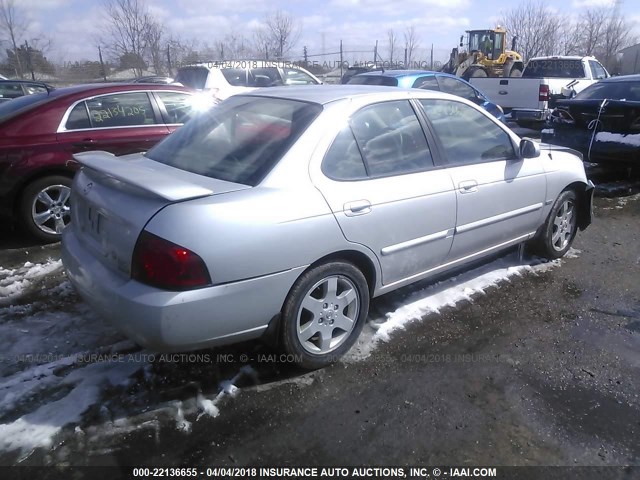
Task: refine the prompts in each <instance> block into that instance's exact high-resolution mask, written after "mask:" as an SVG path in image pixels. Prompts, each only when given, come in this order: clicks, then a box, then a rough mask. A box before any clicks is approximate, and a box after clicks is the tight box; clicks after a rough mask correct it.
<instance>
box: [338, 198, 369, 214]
mask: <svg viewBox="0 0 640 480" xmlns="http://www.w3.org/2000/svg"><path fill="white" fill-rule="evenodd" d="M370 211H371V202H369V201H368V200H355V201H353V202H347V203H345V204H344V213H345V215H346V216H348V217H353V216H355V215H364V214H366V213H369V212H370Z"/></svg>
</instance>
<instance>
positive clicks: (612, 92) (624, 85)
mask: <svg viewBox="0 0 640 480" xmlns="http://www.w3.org/2000/svg"><path fill="white" fill-rule="evenodd" d="M575 98H576V99H578V100H604V99H605V98H608V99H610V100H629V101H633V102H638V101H640V82H600V83H594V84H593V85H589V86H588V87H587V88H585V89H584V90H583V91H581V92H580V93H579V94H578V95H576V96H575Z"/></svg>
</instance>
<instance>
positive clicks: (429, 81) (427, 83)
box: [411, 75, 440, 90]
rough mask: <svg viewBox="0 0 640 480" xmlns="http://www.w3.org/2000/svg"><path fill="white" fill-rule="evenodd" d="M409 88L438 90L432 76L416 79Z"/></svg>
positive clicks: (436, 82) (434, 78)
mask: <svg viewBox="0 0 640 480" xmlns="http://www.w3.org/2000/svg"><path fill="white" fill-rule="evenodd" d="M411 88H421V89H423V90H440V87H439V86H438V81H437V80H436V77H434V76H433V75H432V76H430V77H420V78H417V79H416V81H415V82H413V85H412V86H411Z"/></svg>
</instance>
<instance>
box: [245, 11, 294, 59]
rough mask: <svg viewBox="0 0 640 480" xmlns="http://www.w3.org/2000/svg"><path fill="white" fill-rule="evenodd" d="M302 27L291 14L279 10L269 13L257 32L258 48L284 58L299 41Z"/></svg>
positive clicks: (266, 53) (267, 53) (268, 53)
mask: <svg viewBox="0 0 640 480" xmlns="http://www.w3.org/2000/svg"><path fill="white" fill-rule="evenodd" d="M301 32H302V28H301V25H300V23H299V22H298V21H297V20H296V19H295V18H293V17H292V16H291V15H289V14H287V13H285V12H282V11H281V10H278V11H276V12H274V13H271V14H269V15H267V16H266V17H265V18H264V21H263V25H261V26H260V27H259V28H258V29H257V30H256V32H255V43H256V50H258V51H260V52H265V55H267V56H269V55H270V54H271V55H274V56H275V57H276V58H283V57H284V56H285V55H286V54H287V53H289V52H290V51H291V50H292V49H293V48H294V47H295V46H296V43H298V40H299V39H300V34H301Z"/></svg>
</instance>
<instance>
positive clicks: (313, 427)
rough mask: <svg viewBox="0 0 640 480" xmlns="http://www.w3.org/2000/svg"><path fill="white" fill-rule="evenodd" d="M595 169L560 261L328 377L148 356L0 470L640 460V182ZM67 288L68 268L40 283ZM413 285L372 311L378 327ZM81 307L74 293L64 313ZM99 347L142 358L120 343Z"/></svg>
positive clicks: (436, 316)
mask: <svg viewBox="0 0 640 480" xmlns="http://www.w3.org/2000/svg"><path fill="white" fill-rule="evenodd" d="M591 175H592V176H593V177H594V178H595V179H596V180H597V181H598V183H599V184H600V185H601V187H600V189H599V191H598V198H596V201H595V218H594V222H593V224H592V225H591V227H589V229H588V230H587V231H585V232H582V233H580V234H579V235H578V237H577V239H576V241H575V244H574V248H575V249H576V251H575V253H574V255H571V257H572V258H568V259H565V260H563V262H562V264H561V265H560V266H557V267H554V268H549V269H547V270H542V271H539V272H535V273H525V274H523V275H521V276H514V277H512V278H510V280H509V281H504V282H500V283H499V284H498V285H497V286H494V287H491V288H489V289H488V290H486V291H485V292H484V294H481V295H474V296H473V299H472V301H462V302H459V303H457V304H456V305H455V306H453V307H446V308H445V309H443V310H441V311H440V313H433V314H430V315H427V316H426V317H425V318H423V319H422V320H421V321H416V322H413V323H411V324H409V325H408V326H407V327H406V328H405V329H404V330H402V331H396V332H394V333H393V335H392V336H391V339H390V340H389V341H388V342H379V343H378V346H377V348H375V349H374V350H373V351H372V352H371V353H370V354H369V356H366V358H360V359H358V360H355V361H354V360H351V361H344V362H340V363H338V364H336V365H334V366H332V367H329V368H325V369H323V370H320V371H316V372H311V373H307V372H302V371H299V370H297V369H295V368H294V367H292V366H290V365H289V364H288V363H287V362H286V361H280V359H279V357H277V353H276V352H275V351H273V350H271V349H270V348H269V347H267V346H263V345H262V344H259V343H255V342H252V343H248V344H242V345H238V346H234V347H230V348H227V349H219V350H215V351H209V352H208V353H209V354H210V355H211V356H213V357H215V358H218V359H219V360H220V361H217V362H212V361H210V360H211V359H210V358H209V361H206V362H198V361H196V362H192V361H188V362H158V361H155V362H151V363H150V364H149V365H150V366H149V368H146V369H144V372H138V373H137V374H136V375H137V376H136V377H135V381H134V382H133V383H130V384H128V385H126V386H111V387H109V388H106V390H105V392H106V393H105V395H104V396H103V400H102V402H101V404H100V405H94V406H92V407H91V408H90V409H88V410H87V412H85V413H84V414H83V416H82V420H81V421H79V422H76V424H75V425H71V426H68V425H67V426H65V427H64V428H62V430H61V431H60V433H59V434H58V435H56V436H55V442H53V443H52V444H51V445H49V446H47V447H46V448H35V449H33V450H31V451H27V452H25V451H22V452H19V451H5V452H3V453H0V463H1V464H3V465H9V464H14V465H15V464H19V465H51V464H71V465H166V466H170V465H194V464H195V465H230V466H245V465H273V464H276V465H420V464H422V465H493V466H500V465H530V466H531V465H563V466H609V465H640V441H638V438H640V397H639V395H640V382H639V381H638V379H640V281H639V280H640V222H639V221H638V219H639V218H640V196H639V195H638V191H640V181H639V180H638V178H637V177H633V178H628V177H627V176H626V174H625V173H624V172H616V173H615V174H612V173H610V172H604V171H601V170H599V169H594V170H592V171H591ZM24 242H26V240H25V239H22V238H21V237H20V235H18V234H15V235H12V236H10V238H8V239H7V240H5V244H4V245H2V248H3V250H2V251H0V265H2V266H3V267H5V268H8V267H10V266H14V265H20V264H21V263H23V262H24V261H26V260H25V259H29V261H32V262H34V261H36V260H37V259H39V258H40V259H43V258H46V257H51V256H53V257H55V255H57V251H58V250H57V248H58V247H57V246H55V245H54V246H49V247H44V248H42V247H33V246H29V245H25V244H24ZM25 252H28V253H25ZM511 257H517V255H516V254H515V253H513V252H512V253H509V254H508V255H507V258H511ZM63 281H64V274H63V273H61V272H57V273H56V274H55V275H52V276H51V277H50V278H49V279H48V280H44V281H43V283H42V285H41V288H42V289H46V288H51V287H53V286H54V285H56V284H58V283H60V282H63ZM47 282H49V283H47ZM417 288H420V286H418V287H409V288H408V289H403V290H401V291H399V292H396V293H393V294H390V295H387V296H384V297H381V298H379V299H376V300H374V301H373V303H372V312H373V313H372V316H375V313H376V312H383V311H386V310H388V308H389V305H391V304H394V305H396V306H397V305H400V304H402V301H403V298H405V297H408V296H409V295H410V294H411V293H412V292H414V291H415V290H416V289H417ZM32 295H35V296H36V297H38V295H41V291H40V290H38V292H35V293H33V294H32ZM33 301H34V299H33V298H28V299H27V300H25V299H20V300H19V301H17V303H18V304H20V303H22V304H26V303H28V302H33ZM51 302H53V303H52V305H56V304H55V301H54V300H51ZM78 302H79V300H78V299H77V298H75V297H73V296H69V295H67V296H65V297H64V301H63V302H62V304H61V305H62V306H60V307H59V308H61V309H63V310H64V309H67V310H68V309H69V308H79V307H77V304H78ZM70 305H71V307H70ZM74 305H76V306H74ZM55 308H57V307H55ZM102 338H105V339H107V340H104V342H103V343H104V344H105V345H118V347H117V348H119V349H120V351H123V352H138V351H139V349H138V348H137V347H135V346H133V345H130V344H128V343H127V342H123V343H118V342H120V340H122V339H121V338H120V337H119V336H118V334H117V333H114V332H111V331H106V333H105V334H104V335H103V337H102ZM101 341H102V340H101ZM99 345H100V343H99V342H98V343H96V348H98V347H99ZM242 355H247V357H248V358H247V359H246V360H245V359H242ZM232 357H233V358H232ZM247 366H250V368H247ZM7 368H8V370H7V372H8V374H14V373H15V371H17V370H19V368H20V367H15V368H12V367H11V366H8V367H7ZM224 380H228V381H229V382H228V383H225V382H224ZM217 392H220V393H219V394H218V395H219V396H220V398H219V401H217V402H216V404H215V408H216V409H217V410H219V411H218V412H216V414H215V415H203V414H202V412H203V411H206V402H204V403H203V401H202V395H203V394H205V396H206V395H208V396H209V398H211V395H215V394H216V393H217ZM52 395H54V396H53V397H52V398H53V399H55V398H59V396H60V393H57V394H52ZM55 395H58V397H55ZM27 410H28V408H27V407H23V408H22V410H21V409H20V408H18V409H17V410H15V411H14V412H13V413H10V414H5V415H4V416H3V417H2V418H1V419H0V420H2V421H3V422H9V421H14V420H15V419H16V418H18V417H19V416H20V414H21V413H23V411H27ZM182 420H184V422H183V423H182V424H181V421H182ZM636 472H637V471H636ZM618 473H619V474H620V475H621V476H620V477H619V478H632V477H631V476H628V475H624V474H623V473H621V472H618ZM616 478H617V477H616Z"/></svg>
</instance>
